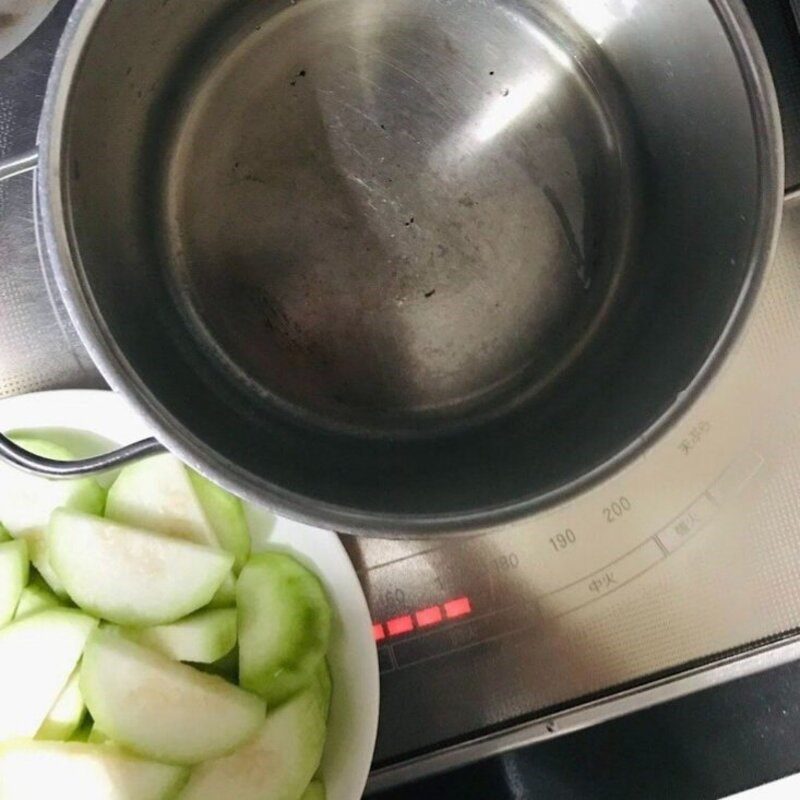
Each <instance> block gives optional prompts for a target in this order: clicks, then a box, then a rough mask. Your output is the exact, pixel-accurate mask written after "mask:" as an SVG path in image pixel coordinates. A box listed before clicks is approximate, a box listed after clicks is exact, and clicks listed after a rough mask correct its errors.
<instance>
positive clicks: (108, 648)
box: [81, 629, 265, 796]
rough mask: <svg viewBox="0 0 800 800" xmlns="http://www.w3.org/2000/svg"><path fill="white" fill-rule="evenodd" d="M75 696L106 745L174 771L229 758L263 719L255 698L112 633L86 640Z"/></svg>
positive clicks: (261, 707)
mask: <svg viewBox="0 0 800 800" xmlns="http://www.w3.org/2000/svg"><path fill="white" fill-rule="evenodd" d="M81 691H82V693H83V697H84V700H85V701H86V705H87V707H88V708H89V712H90V713H91V715H92V717H93V719H94V720H95V722H96V723H97V725H98V726H99V727H100V729H101V730H102V731H103V733H105V734H106V735H107V736H108V737H109V738H110V739H112V740H113V741H114V742H117V743H119V744H120V745H123V746H124V747H127V748H129V749H130V750H132V751H133V752H135V753H138V754H139V755H143V756H147V757H148V758H154V759H157V760H159V761H165V762H169V763H173V764H196V763H199V762H200V761H205V760H207V759H210V758H216V757H218V756H220V755H223V754H225V753H228V752H231V751H232V750H234V749H235V748H237V747H238V746H240V745H241V744H243V743H244V742H245V741H247V739H249V738H250V737H251V736H253V735H254V734H255V733H256V731H257V730H258V729H259V727H260V726H261V724H262V723H263V720H264V713H265V706H264V703H263V701H262V700H260V699H259V698H258V697H256V696H255V695H252V694H249V693H248V692H245V691H243V690H242V689H239V688H238V687H236V686H232V685H231V684H229V683H227V682H226V681H224V680H222V678H218V677H216V676H214V675H207V674H206V673H204V672H200V671H199V670H196V669H193V668H192V667H188V666H186V665H185V664H181V663H179V662H177V661H172V660H170V659H168V658H167V657H166V656H163V655H161V654H160V653H157V652H155V651H153V650H150V649H148V648H146V647H142V646H141V645H138V644H136V643H134V642H131V641H130V640H128V639H126V638H125V637H124V636H121V635H120V634H119V633H117V632H116V631H114V630H113V629H112V630H109V629H101V630H98V631H96V632H95V634H94V635H93V636H92V637H91V639H90V640H89V643H88V644H87V647H86V653H85V654H84V657H83V664H82V666H81ZM227 796H235V795H227Z"/></svg>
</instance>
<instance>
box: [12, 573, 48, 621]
mask: <svg viewBox="0 0 800 800" xmlns="http://www.w3.org/2000/svg"><path fill="white" fill-rule="evenodd" d="M58 605H59V601H58V597H56V595H55V594H54V592H53V591H52V589H50V587H49V586H48V585H47V584H46V583H45V581H44V580H43V579H42V577H41V576H40V575H36V574H34V576H33V577H32V578H31V579H30V582H29V583H28V585H27V586H26V587H25V588H24V589H23V590H22V593H21V594H20V598H19V603H17V610H16V612H15V613H14V620H15V621H16V620H21V619H24V618H25V617H29V616H30V615H31V614H36V613H38V612H39V611H44V610H45V609H47V608H56V607H57V606H58Z"/></svg>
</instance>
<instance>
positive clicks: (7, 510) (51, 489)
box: [0, 436, 106, 595]
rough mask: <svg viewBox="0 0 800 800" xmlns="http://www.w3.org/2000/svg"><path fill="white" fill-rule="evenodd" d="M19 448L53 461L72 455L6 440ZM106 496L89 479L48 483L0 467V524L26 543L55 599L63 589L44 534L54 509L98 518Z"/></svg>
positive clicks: (38, 442) (36, 442) (46, 445)
mask: <svg viewBox="0 0 800 800" xmlns="http://www.w3.org/2000/svg"><path fill="white" fill-rule="evenodd" d="M10 438H11V439H12V441H14V442H16V444H18V445H19V446H20V447H24V448H25V449H26V450H30V452H32V453H35V454H36V455H39V456H43V457H45V458H51V459H53V460H54V461H69V460H71V459H72V458H73V454H72V453H71V452H70V451H69V450H67V449H66V448H64V447H61V446H60V445H57V444H53V443H51V442H48V441H45V440H43V439H33V438H22V437H15V436H12V437H10ZM105 498H106V493H105V490H104V489H103V488H102V487H101V486H100V484H99V483H98V482H97V481H96V480H94V479H93V478H76V479H74V480H49V479H47V478H39V477H36V476H35V475H29V474H28V473H26V472H22V471H21V470H19V469H16V468H15V467H11V466H9V465H6V464H0V520H2V521H3V525H4V526H5V528H6V529H7V531H8V533H10V534H11V536H12V537H14V538H15V539H24V540H25V541H26V542H27V543H28V548H29V551H30V552H29V555H30V559H31V561H32V562H33V565H34V566H35V567H36V569H38V570H39V573H40V574H41V576H42V577H43V578H44V579H45V581H47V583H48V584H49V585H50V587H51V588H52V589H53V590H54V591H55V592H56V593H57V594H59V595H63V587H62V586H61V585H60V582H59V580H58V577H57V576H56V574H55V573H54V571H53V570H52V568H51V567H50V563H49V559H48V553H47V543H46V540H45V531H46V529H47V524H48V522H49V520H50V515H51V514H52V512H53V511H54V510H55V509H56V508H74V509H77V510H79V511H85V512H86V513H88V514H101V513H102V511H103V507H104V506H105Z"/></svg>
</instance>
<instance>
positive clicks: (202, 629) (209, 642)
mask: <svg viewBox="0 0 800 800" xmlns="http://www.w3.org/2000/svg"><path fill="white" fill-rule="evenodd" d="M120 631H121V632H122V633H123V634H124V635H125V636H126V637H127V638H129V639H131V640H132V641H134V642H137V643H138V644H141V645H144V646H145V647H149V648H151V649H152V650H157V651H158V652H159V653H162V654H163V655H165V656H167V658H171V659H173V660H174V661H191V662H194V663H196V664H212V663H214V662H215V661H218V660H219V659H221V658H222V657H223V656H225V655H227V654H228V653H230V651H231V650H233V648H234V646H235V645H236V609H234V608H224V609H206V610H203V611H198V612H196V613H195V614H191V615H190V616H188V617H185V618H184V619H181V620H178V621H177V622H173V623H172V624H170V625H156V626H154V627H151V628H120Z"/></svg>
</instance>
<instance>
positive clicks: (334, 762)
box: [0, 390, 379, 800]
mask: <svg viewBox="0 0 800 800" xmlns="http://www.w3.org/2000/svg"><path fill="white" fill-rule="evenodd" d="M0 430H2V431H18V430H26V431H33V430H39V431H42V430H48V432H49V433H50V435H51V436H52V437H54V438H56V439H59V438H60V439H61V440H63V441H65V443H69V444H70V445H71V446H72V449H73V450H78V451H80V452H77V453H76V455H79V456H88V455H93V454H96V453H99V452H102V451H103V449H104V448H105V447H108V448H110V447H111V446H112V445H115V444H128V443H130V442H133V441H136V440H138V439H142V438H145V437H147V436H149V435H150V434H149V432H148V430H147V427H146V426H145V425H144V423H143V422H142V421H141V419H140V418H139V417H138V415H137V414H136V413H135V412H134V411H133V410H132V409H131V408H130V406H129V405H128V404H127V403H126V402H125V401H124V400H123V398H122V397H120V396H119V395H116V394H114V393H113V392H103V391H84V390H64V391H53V392H38V393H36V394H28V395H21V396H19V397H11V398H6V399H3V400H0ZM246 507H247V514H248V519H249V521H250V524H251V532H252V535H253V547H254V549H255V550H258V549H260V548H263V547H264V546H265V545H266V544H269V545H270V546H275V545H278V546H280V547H285V548H286V549H287V550H290V551H292V552H293V553H295V554H296V555H297V556H298V557H299V558H300V559H301V560H303V561H304V562H305V563H306V564H307V565H308V566H309V567H311V568H312V569H314V571H315V572H317V574H319V576H320V577H321V578H322V580H323V582H324V583H325V586H326V588H327V590H328V594H329V596H330V598H331V601H332V603H333V606H334V609H335V621H334V627H333V637H332V641H331V649H330V653H329V661H330V666H331V673H332V676H333V697H332V703H331V715H330V720H329V725H328V740H327V743H326V745H325V754H324V756H323V759H322V768H321V772H322V777H323V779H324V781H325V786H326V788H327V796H328V800H356V798H359V797H361V795H362V793H363V790H364V785H365V784H366V781H367V776H368V774H369V768H370V763H371V761H372V752H373V750H374V747H375V736H376V733H377V728H378V703H379V688H378V660H377V653H376V650H375V643H374V641H373V639H372V624H371V620H370V614H369V609H368V608H367V603H366V601H365V599H364V594H363V592H362V591H361V586H360V584H359V582H358V578H357V576H356V573H355V570H354V569H353V566H352V564H351V563H350V559H349V558H348V557H347V553H346V552H345V549H344V547H342V544H341V542H340V541H339V539H338V538H337V537H336V536H335V535H334V534H333V533H329V532H327V531H322V530H318V529H315V528H310V527H308V526H306V525H301V524H299V523H297V522H290V521H289V520H285V519H281V518H278V519H277V521H275V522H274V524H273V517H272V515H270V514H269V513H267V512H266V511H265V510H264V509H262V508H259V507H258V506H254V505H252V504H247V506H246Z"/></svg>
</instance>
